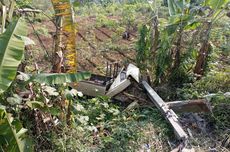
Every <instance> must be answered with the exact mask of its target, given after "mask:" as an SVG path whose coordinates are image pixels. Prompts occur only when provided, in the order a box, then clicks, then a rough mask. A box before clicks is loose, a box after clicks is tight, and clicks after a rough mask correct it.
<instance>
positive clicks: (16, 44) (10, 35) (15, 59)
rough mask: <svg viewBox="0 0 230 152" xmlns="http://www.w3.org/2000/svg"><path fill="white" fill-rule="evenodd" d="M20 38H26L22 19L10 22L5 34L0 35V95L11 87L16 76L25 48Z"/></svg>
mask: <svg viewBox="0 0 230 152" xmlns="http://www.w3.org/2000/svg"><path fill="white" fill-rule="evenodd" d="M22 36H26V26H25V22H24V21H23V19H18V20H16V21H14V22H12V24H11V25H10V26H9V27H8V28H7V30H6V32H5V33H3V34H2V35H0V43H1V45H0V50H1V52H0V61H1V62H0V93H2V92H4V91H5V90H6V89H7V88H8V87H9V86H10V85H11V82H12V81H13V80H14V78H15V76H16V72H17V68H18V65H19V64H20V62H21V59H22V57H23V51H24V47H25V44H24V41H23V39H22Z"/></svg>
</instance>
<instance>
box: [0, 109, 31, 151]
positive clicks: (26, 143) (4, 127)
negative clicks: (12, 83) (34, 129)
mask: <svg viewBox="0 0 230 152" xmlns="http://www.w3.org/2000/svg"><path fill="white" fill-rule="evenodd" d="M26 132H27V129H25V128H23V127H22V124H21V123H20V121H19V120H18V119H14V118H13V117H12V115H11V114H9V113H7V112H6V111H5V109H4V108H3V107H2V106H1V107H0V148H1V150H3V151H9V152H15V151H18V152H24V151H33V146H32V143H31V141H30V139H29V138H28V137H27V136H26V135H25V133H26Z"/></svg>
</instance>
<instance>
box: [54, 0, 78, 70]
mask: <svg viewBox="0 0 230 152" xmlns="http://www.w3.org/2000/svg"><path fill="white" fill-rule="evenodd" d="M51 1H52V3H53V7H54V10H55V16H56V19H57V20H56V22H57V32H56V33H57V36H56V40H55V43H56V44H55V52H54V54H56V56H58V57H59V60H58V61H59V62H63V63H57V58H55V57H54V59H53V60H54V62H53V63H56V64H54V65H53V72H57V73H59V72H61V66H60V65H62V64H64V67H65V71H66V72H67V73H76V71H77V52H76V30H75V22H74V20H75V19H74V12H73V8H72V4H71V2H70V0H64V1H63V0H51ZM61 52H62V53H61ZM60 54H64V60H63V59H60V58H62V57H61V56H60Z"/></svg>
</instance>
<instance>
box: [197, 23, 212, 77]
mask: <svg viewBox="0 0 230 152" xmlns="http://www.w3.org/2000/svg"><path fill="white" fill-rule="evenodd" d="M205 26H207V27H206V30H205V31H204V33H203V34H202V35H201V37H202V39H203V40H202V44H201V48H200V51H199V55H198V57H197V61H196V65H195V69H194V73H195V74H196V75H197V76H198V77H197V78H198V79H200V78H201V76H202V75H203V74H204V72H205V66H206V62H207V57H208V54H209V50H210V49H211V45H210V43H209V33H210V31H211V26H212V23H210V22H208V23H206V24H205Z"/></svg>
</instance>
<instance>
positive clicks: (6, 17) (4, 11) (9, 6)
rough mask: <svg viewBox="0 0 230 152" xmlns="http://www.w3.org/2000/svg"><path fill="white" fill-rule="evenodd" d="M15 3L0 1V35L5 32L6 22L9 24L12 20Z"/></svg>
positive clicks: (11, 0) (9, 0) (13, 1)
mask: <svg viewBox="0 0 230 152" xmlns="http://www.w3.org/2000/svg"><path fill="white" fill-rule="evenodd" d="M15 3H16V2H15V0H7V1H0V11H1V13H0V14H1V17H0V18H1V21H0V23H1V24H0V29H1V30H0V34H1V33H3V32H4V31H5V28H6V22H7V21H8V22H11V20H12V17H13V12H14V6H15Z"/></svg>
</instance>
